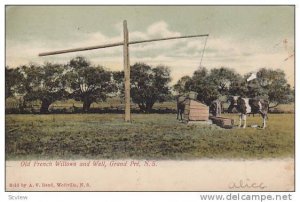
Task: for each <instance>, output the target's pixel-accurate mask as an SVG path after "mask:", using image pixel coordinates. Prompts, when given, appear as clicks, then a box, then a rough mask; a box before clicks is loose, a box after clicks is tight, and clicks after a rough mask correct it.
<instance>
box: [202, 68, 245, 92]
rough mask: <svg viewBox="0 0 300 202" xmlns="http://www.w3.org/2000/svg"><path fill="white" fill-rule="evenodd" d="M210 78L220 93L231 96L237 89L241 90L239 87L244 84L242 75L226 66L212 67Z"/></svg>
mask: <svg viewBox="0 0 300 202" xmlns="http://www.w3.org/2000/svg"><path fill="white" fill-rule="evenodd" d="M208 80H210V83H211V84H212V85H213V86H215V87H216V88H217V90H218V92H219V94H220V95H226V96H229V95H230V94H231V93H234V92H235V91H240V90H241V89H239V88H240V87H241V86H242V85H241V84H242V83H241V80H242V76H241V75H240V74H238V73H236V72H235V71H234V70H232V69H229V68H226V67H221V68H214V69H212V70H211V71H210V74H209V75H208ZM237 93H240V92H237Z"/></svg>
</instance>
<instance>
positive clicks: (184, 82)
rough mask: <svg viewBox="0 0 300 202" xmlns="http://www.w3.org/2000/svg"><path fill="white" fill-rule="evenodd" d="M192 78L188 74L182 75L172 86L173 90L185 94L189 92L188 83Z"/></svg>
mask: <svg viewBox="0 0 300 202" xmlns="http://www.w3.org/2000/svg"><path fill="white" fill-rule="evenodd" d="M191 80H192V78H191V77H190V76H183V77H181V79H179V80H178V81H177V83H176V84H175V85H174V86H173V88H174V90H175V91H176V92H177V93H178V94H179V95H181V94H185V93H187V92H189V89H188V88H189V87H188V85H189V84H190V83H191Z"/></svg>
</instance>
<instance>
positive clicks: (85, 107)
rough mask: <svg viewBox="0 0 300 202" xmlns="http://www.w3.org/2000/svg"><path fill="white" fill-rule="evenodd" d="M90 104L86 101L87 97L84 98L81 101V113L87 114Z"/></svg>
mask: <svg viewBox="0 0 300 202" xmlns="http://www.w3.org/2000/svg"><path fill="white" fill-rule="evenodd" d="M91 104H92V102H91V101H90V100H89V99H88V97H85V98H84V100H83V112H85V113H87V112H89V110H90V108H91Z"/></svg>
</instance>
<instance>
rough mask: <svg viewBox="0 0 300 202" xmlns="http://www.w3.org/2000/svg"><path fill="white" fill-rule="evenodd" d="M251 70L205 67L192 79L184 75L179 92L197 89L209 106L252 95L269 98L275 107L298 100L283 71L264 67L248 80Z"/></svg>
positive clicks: (177, 88)
mask: <svg viewBox="0 0 300 202" xmlns="http://www.w3.org/2000/svg"><path fill="white" fill-rule="evenodd" d="M250 75H251V73H247V74H245V75H244V76H241V75H240V74H238V73H236V72H235V71H234V70H231V69H229V68H225V67H221V68H214V69H212V70H210V71H208V70H207V69H206V68H204V67H202V68H199V69H198V70H196V71H195V72H194V74H193V76H192V77H191V78H189V77H188V76H184V77H182V78H181V79H180V80H179V81H178V82H177V83H176V84H175V85H174V90H175V91H177V92H178V93H181V92H184V93H187V92H189V91H195V92H197V93H198V97H197V99H198V100H199V101H201V102H203V103H205V104H207V105H210V103H211V102H212V101H213V100H214V99H217V98H220V97H224V96H226V97H228V96H230V95H238V96H243V97H251V98H264V99H268V100H269V101H270V103H272V104H273V106H270V107H275V106H277V105H279V104H283V103H289V102H292V101H293V100H294V94H293V91H292V89H291V86H290V85H289V84H288V83H287V80H286V76H285V73H284V71H282V70H272V69H267V68H262V69H260V70H259V71H258V72H257V74H256V75H257V78H256V79H253V80H251V81H249V82H247V78H249V76H250Z"/></svg>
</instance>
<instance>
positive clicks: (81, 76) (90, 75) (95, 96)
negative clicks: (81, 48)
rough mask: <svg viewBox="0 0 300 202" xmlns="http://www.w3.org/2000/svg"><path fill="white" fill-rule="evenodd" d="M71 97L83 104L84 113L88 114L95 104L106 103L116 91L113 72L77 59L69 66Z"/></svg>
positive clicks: (80, 58)
mask: <svg viewBox="0 0 300 202" xmlns="http://www.w3.org/2000/svg"><path fill="white" fill-rule="evenodd" d="M66 80H67V82H68V87H69V89H70V91H71V96H70V97H72V98H74V99H75V100H76V101H82V102H83V111H84V112H88V111H89V109H90V106H91V104H92V103H93V102H99V101H105V100H106V98H107V97H108V95H109V94H111V93H113V92H115V91H116V86H115V85H114V83H113V80H112V74H111V72H109V71H107V70H105V69H104V67H101V66H96V67H95V66H92V65H91V64H90V62H89V61H88V60H87V59H85V58H84V57H76V58H74V59H72V60H71V61H70V62H69V64H68V73H67V74H66Z"/></svg>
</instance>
